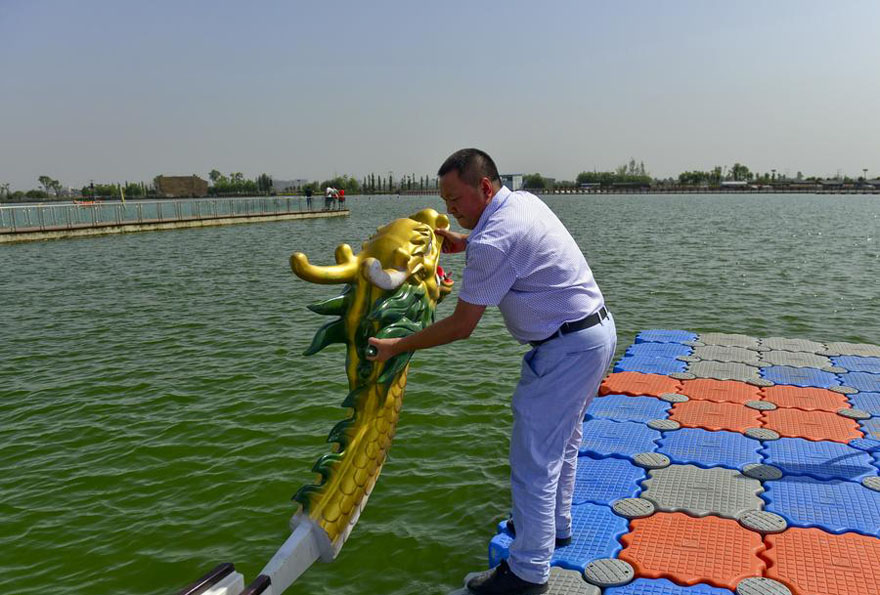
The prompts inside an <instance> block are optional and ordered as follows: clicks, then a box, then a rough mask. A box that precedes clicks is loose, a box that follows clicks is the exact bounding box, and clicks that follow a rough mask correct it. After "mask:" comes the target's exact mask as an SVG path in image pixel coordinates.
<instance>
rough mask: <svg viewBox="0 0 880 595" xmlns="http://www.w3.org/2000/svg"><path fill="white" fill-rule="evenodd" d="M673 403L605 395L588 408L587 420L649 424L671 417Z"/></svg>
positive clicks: (644, 398)
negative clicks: (600, 419)
mask: <svg viewBox="0 0 880 595" xmlns="http://www.w3.org/2000/svg"><path fill="white" fill-rule="evenodd" d="M671 406H672V404H671V403H667V402H666V401H661V400H660V399H655V398H654V397H628V396H626V395H605V396H604V397H596V398H595V399H593V401H592V402H591V403H590V406H589V407H587V419H591V418H606V419H614V420H617V421H640V422H648V421H651V420H652V419H666V418H667V417H669V408H670V407H671Z"/></svg>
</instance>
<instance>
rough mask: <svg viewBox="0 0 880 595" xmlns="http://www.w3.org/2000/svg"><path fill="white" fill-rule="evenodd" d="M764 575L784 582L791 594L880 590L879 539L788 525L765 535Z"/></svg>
mask: <svg viewBox="0 0 880 595" xmlns="http://www.w3.org/2000/svg"><path fill="white" fill-rule="evenodd" d="M766 541H767V550H766V551H765V552H764V553H763V554H762V556H763V557H764V558H766V559H767V560H768V561H769V566H768V568H767V577H768V578H772V579H774V580H777V581H780V582H782V583H785V584H786V585H787V586H789V587H790V588H791V590H792V593H793V594H794V595H870V594H877V593H880V539H877V538H876V537H867V536H865V535H859V534H857V533H843V534H841V535H834V534H831V533H826V532H824V531H821V530H819V529H800V528H791V529H788V530H786V531H784V532H782V533H779V534H778V535H768V536H767V538H766Z"/></svg>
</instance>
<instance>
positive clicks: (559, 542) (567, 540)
mask: <svg viewBox="0 0 880 595" xmlns="http://www.w3.org/2000/svg"><path fill="white" fill-rule="evenodd" d="M507 530H508V531H510V534H511V535H513V536H514V537H516V527H514V526H513V519H508V521H507ZM570 544H571V537H570V536H569V537H557V538H556V547H565V546H567V545H570Z"/></svg>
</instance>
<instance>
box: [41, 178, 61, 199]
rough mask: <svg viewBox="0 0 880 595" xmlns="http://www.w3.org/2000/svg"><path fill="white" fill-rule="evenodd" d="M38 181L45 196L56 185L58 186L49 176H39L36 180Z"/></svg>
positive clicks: (56, 181)
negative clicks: (44, 191)
mask: <svg viewBox="0 0 880 595" xmlns="http://www.w3.org/2000/svg"><path fill="white" fill-rule="evenodd" d="M37 180H39V181H40V185H41V186H42V187H43V188H45V190H46V196H49V191H50V190H52V189H53V188H54V187H55V185H56V184H58V180H53V179H52V178H50V177H49V176H40V177H39V178H37Z"/></svg>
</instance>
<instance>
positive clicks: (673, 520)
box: [618, 512, 765, 591]
mask: <svg viewBox="0 0 880 595" xmlns="http://www.w3.org/2000/svg"><path fill="white" fill-rule="evenodd" d="M630 529H631V530H630V532H629V533H627V534H626V535H624V536H623V537H621V538H620V540H621V542H622V543H623V546H624V547H623V550H622V551H621V552H620V554H619V555H618V557H619V558H620V559H621V560H626V561H627V562H629V563H630V564H632V566H633V568H634V569H635V571H636V576H637V577H645V578H668V579H669V580H671V581H672V582H674V583H678V584H680V585H695V584H697V583H709V584H711V585H715V586H716V587H726V588H728V589H730V590H731V591H733V590H735V589H736V585H737V583H738V582H739V581H741V580H742V579H744V578H747V577H750V576H761V574H762V572H763V571H764V569H765V563H764V561H763V560H762V559H761V558H760V557H759V556H758V553H759V552H761V551H763V550H764V543H763V542H762V541H761V535H760V534H759V533H755V532H753V531H749V530H748V529H745V528H744V527H742V526H741V525H740V524H739V523H738V522H736V521H734V520H730V519H722V518H719V517H714V516H707V517H702V518H693V517H689V516H687V515H685V514H682V513H680V512H673V513H656V514H654V515H652V516H650V517H646V518H642V519H633V520H632V521H631V522H630Z"/></svg>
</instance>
